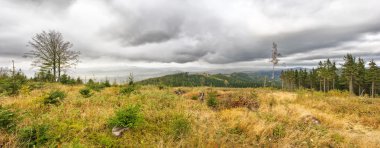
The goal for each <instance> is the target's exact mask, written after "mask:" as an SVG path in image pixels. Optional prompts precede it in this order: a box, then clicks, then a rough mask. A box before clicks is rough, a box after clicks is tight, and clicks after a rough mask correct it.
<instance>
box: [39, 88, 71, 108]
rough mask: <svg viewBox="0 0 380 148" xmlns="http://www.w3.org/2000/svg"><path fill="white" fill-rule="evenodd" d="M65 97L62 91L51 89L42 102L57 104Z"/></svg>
mask: <svg viewBox="0 0 380 148" xmlns="http://www.w3.org/2000/svg"><path fill="white" fill-rule="evenodd" d="M65 97H66V95H65V93H64V92H63V91H59V90H56V91H52V92H50V93H49V95H48V96H47V97H45V98H44V104H54V105H58V104H59V103H60V102H61V101H62V100H63V99H64V98H65Z"/></svg>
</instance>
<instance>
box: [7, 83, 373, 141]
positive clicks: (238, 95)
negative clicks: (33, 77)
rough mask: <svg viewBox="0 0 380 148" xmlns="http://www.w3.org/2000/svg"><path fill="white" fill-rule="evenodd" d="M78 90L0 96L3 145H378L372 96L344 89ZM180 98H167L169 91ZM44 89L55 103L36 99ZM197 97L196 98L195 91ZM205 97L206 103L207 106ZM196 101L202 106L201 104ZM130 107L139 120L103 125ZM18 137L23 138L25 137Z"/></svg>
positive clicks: (53, 87)
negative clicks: (117, 126) (120, 130)
mask: <svg viewBox="0 0 380 148" xmlns="http://www.w3.org/2000/svg"><path fill="white" fill-rule="evenodd" d="M84 87H85V86H83V85H80V86H64V85H59V84H45V86H43V87H42V88H40V89H35V90H32V91H28V90H23V91H22V92H21V94H20V95H19V96H17V97H1V98H0V104H1V106H2V107H3V108H6V109H7V110H9V111H11V112H13V113H14V114H15V115H16V117H15V118H16V120H14V122H15V125H16V126H15V128H13V129H12V130H5V129H2V130H1V131H0V145H1V146H3V147H32V146H33V145H35V146H37V147H378V146H379V145H380V129H379V128H380V127H379V125H380V99H379V98H377V99H371V98H365V97H351V96H349V95H348V93H346V92H338V91H331V92H329V93H326V94H324V93H321V92H315V91H308V90H299V91H297V92H285V91H281V90H272V89H267V88H258V89H253V88H246V89H242V88H239V89H238V88H210V87H194V88H190V87H183V88H170V87H164V88H159V87H157V86H139V87H138V88H137V89H136V90H135V91H133V92H132V93H131V94H130V95H121V94H120V87H109V88H105V89H103V90H101V91H99V92H96V91H92V93H93V95H91V96H89V97H84V96H82V95H81V94H80V93H79V90H80V89H82V88H84ZM179 89H180V90H183V94H179V95H178V94H175V93H174V92H175V91H176V90H179ZM52 90H62V91H63V92H65V94H66V97H65V98H64V100H62V101H61V103H60V104H58V105H47V104H44V103H43V98H45V97H46V95H47V94H48V93H49V92H50V91H52ZM202 92H203V93H205V96H204V98H203V99H202V98H199V94H200V93H202ZM210 99H214V100H213V101H210ZM202 100H203V101H202ZM129 105H138V106H140V112H141V116H142V121H141V122H140V123H139V124H138V125H137V126H136V127H135V128H131V129H129V130H127V131H126V132H124V134H123V135H122V136H121V137H115V136H113V135H112V133H111V130H112V127H110V126H109V124H108V122H109V120H110V118H112V117H113V116H115V112H116V111H117V110H118V109H120V108H122V107H125V106H129ZM28 134H29V137H28V136H25V135H28ZM1 146H0V147H1Z"/></svg>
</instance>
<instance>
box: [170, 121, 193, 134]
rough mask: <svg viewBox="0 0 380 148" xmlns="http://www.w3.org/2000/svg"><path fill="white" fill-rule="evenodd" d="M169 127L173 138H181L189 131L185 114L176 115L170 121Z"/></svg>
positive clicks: (189, 127) (188, 123)
mask: <svg viewBox="0 0 380 148" xmlns="http://www.w3.org/2000/svg"><path fill="white" fill-rule="evenodd" d="M171 129H172V132H173V134H174V137H175V139H181V138H184V137H185V136H186V135H187V134H188V133H189V132H190V131H191V123H190V121H189V120H188V119H187V118H186V117H185V116H183V115H178V116H176V117H175V118H174V120H173V121H172V124H171Z"/></svg>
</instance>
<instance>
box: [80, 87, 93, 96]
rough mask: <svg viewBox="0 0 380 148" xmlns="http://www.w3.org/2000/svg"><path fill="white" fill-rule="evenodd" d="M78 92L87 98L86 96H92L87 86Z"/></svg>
mask: <svg viewBox="0 0 380 148" xmlns="http://www.w3.org/2000/svg"><path fill="white" fill-rule="evenodd" d="M79 93H80V94H81V95H82V96H83V97H85V98H88V97H91V96H92V93H91V90H90V89H89V88H83V89H81V90H79Z"/></svg>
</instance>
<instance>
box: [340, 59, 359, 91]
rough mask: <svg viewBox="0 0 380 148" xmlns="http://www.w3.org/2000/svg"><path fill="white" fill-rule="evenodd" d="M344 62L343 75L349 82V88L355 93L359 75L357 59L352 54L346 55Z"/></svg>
mask: <svg viewBox="0 0 380 148" xmlns="http://www.w3.org/2000/svg"><path fill="white" fill-rule="evenodd" d="M343 59H344V64H343V65H342V76H343V77H344V78H345V80H346V82H347V83H348V90H349V91H350V93H351V94H352V95H353V94H354V80H355V79H356V78H357V76H358V70H357V68H356V67H357V66H356V59H355V57H353V56H352V55H351V54H347V55H346V56H344V58H343Z"/></svg>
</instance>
